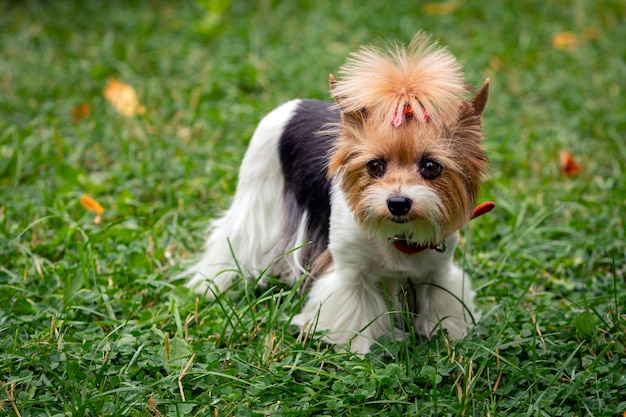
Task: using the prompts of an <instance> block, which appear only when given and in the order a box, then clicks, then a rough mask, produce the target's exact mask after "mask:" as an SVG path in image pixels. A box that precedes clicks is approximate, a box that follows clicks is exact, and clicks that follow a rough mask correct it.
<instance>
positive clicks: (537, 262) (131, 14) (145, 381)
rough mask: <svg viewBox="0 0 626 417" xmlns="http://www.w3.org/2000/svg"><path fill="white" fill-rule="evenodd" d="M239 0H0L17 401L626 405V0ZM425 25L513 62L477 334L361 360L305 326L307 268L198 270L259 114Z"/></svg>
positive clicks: (498, 89)
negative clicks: (294, 287)
mask: <svg viewBox="0 0 626 417" xmlns="http://www.w3.org/2000/svg"><path fill="white" fill-rule="evenodd" d="M201 3H206V5H205V6H202V4H201ZM229 3H230V2H229V1H228V0H204V1H198V2H197V3H193V2H168V1H160V0H154V1H146V2H137V1H132V2H130V1H126V2H124V1H109V2H96V1H91V2H90V1H62V0H57V1H47V2H45V1H34V0H33V1H4V2H2V3H0V28H1V30H0V305H1V307H0V415H2V416H5V415H7V416H18V415H19V416H22V417H26V416H39V415H42V416H146V415H148V416H170V415H171V416H183V415H184V416H204V415H208V416H231V415H233V416H234V415H236V416H248V415H331V416H348V415H350V416H366V415H380V416H387V415H389V416H409V415H414V416H507V417H509V416H623V415H624V413H626V354H625V352H624V350H625V345H626V282H625V279H626V278H625V274H626V243H625V239H626V237H625V224H624V220H625V217H626V197H625V196H626V81H625V79H626V63H625V60H626V3H624V1H623V0H616V1H611V0H608V1H596V0H572V1H569V2H566V1H521V2H520V1H501V2H487V1H481V0H458V1H450V2H447V3H443V6H433V4H429V3H423V2H417V1H408V0H407V1H397V2H380V1H374V0H371V1H370V0H364V1H358V2H357V1H339V0H338V1H333V2H324V1H306V0H301V1H282V2H281V1H266V0H263V1H259V2H253V1H250V2H247V1H244V0H234V1H232V4H229ZM220 7H222V8H225V9H224V11H220ZM419 29H424V30H426V31H428V32H430V33H432V34H433V35H434V36H435V37H436V38H438V39H439V40H440V41H441V42H442V43H443V44H446V45H449V48H450V50H451V51H452V52H453V53H454V54H455V55H456V56H457V57H458V59H459V60H460V62H461V63H462V64H463V65H464V67H465V72H466V77H467V79H468V81H469V82H471V83H472V84H475V85H480V84H481V83H482V81H483V80H484V79H485V78H487V77H489V78H491V82H492V90H491V97H490V102H489V105H488V107H487V110H486V113H485V115H484V127H485V130H486V132H487V140H486V146H487V148H488V153H489V156H490V158H491V161H492V174H491V178H490V179H489V180H488V181H487V182H486V183H485V186H484V187H483V196H482V200H487V199H492V200H494V201H495V202H496V203H497V204H498V206H497V208H496V210H495V211H494V212H492V213H490V214H489V215H488V216H484V217H481V218H480V219H478V220H475V221H474V222H473V223H472V224H471V225H470V226H469V227H467V228H466V229H465V230H463V242H462V245H461V247H460V248H459V250H458V252H457V258H458V261H459V263H461V264H462V265H463V266H464V267H465V268H466V269H467V270H468V271H470V272H471V273H472V275H473V277H474V280H475V285H476V287H477V289H478V299H477V302H478V304H479V306H480V308H481V309H482V311H483V318H482V320H481V322H480V324H479V325H478V326H477V327H476V329H475V331H474V332H473V333H472V334H471V335H470V336H468V337H467V338H466V339H464V340H462V341H458V342H454V343H447V341H446V339H445V337H444V335H440V336H438V337H434V338H433V339H432V340H430V341H427V340H424V339H419V338H412V339H410V340H407V341H406V342H391V341H389V340H382V341H381V347H380V348H379V349H378V350H377V351H376V352H374V353H373V354H371V355H368V356H367V357H365V358H364V359H360V358H358V357H354V356H351V355H350V354H347V353H335V352H334V351H333V350H332V349H331V348H329V347H328V346H326V345H324V344H323V343H320V342H318V341H317V340H316V339H315V338H314V337H308V338H304V337H299V336H298V334H297V333H296V332H295V331H294V329H293V328H291V327H289V326H288V324H287V322H288V320H289V318H290V317H291V316H292V315H293V314H295V312H296V311H297V309H298V306H299V305H300V303H301V301H302V300H301V299H300V297H299V295H298V293H297V291H291V290H290V289H289V288H284V287H281V286H280V285H276V286H272V287H271V288H269V289H267V290H258V289H257V290H251V289H249V288H247V287H246V286H245V285H244V283H241V285H240V287H239V288H238V289H236V290H235V291H233V292H232V293H229V294H227V295H226V296H224V297H221V298H219V299H218V300H216V301H214V302H204V301H201V300H198V299H197V298H196V296H195V295H194V294H192V293H190V292H189V291H188V290H187V289H185V288H184V286H183V282H182V281H181V280H180V279H178V278H177V274H178V273H180V272H181V271H182V270H183V269H184V268H185V266H186V265H189V263H190V262H191V261H192V260H193V256H194V255H195V254H197V253H198V252H199V251H200V248H201V245H202V242H203V238H204V229H205V227H206V225H207V223H208V220H209V219H210V218H211V217H212V216H213V215H215V213H217V212H218V210H220V209H223V208H226V207H227V205H228V201H229V198H230V196H231V195H232V193H233V190H234V187H235V185H236V177H237V170H238V166H239V161H240V160H241V158H242V156H243V153H244V151H245V148H246V144H247V142H248V140H249V138H250V135H251V133H252V131H253V129H254V127H255V124H256V123H257V122H258V120H259V119H260V118H261V117H262V116H263V115H264V114H265V113H267V112H268V111H269V110H271V109H272V108H273V107H275V106H276V105H278V104H280V103H282V102H284V101H286V100H289V99H291V98H295V97H310V98H323V99H326V98H328V86H327V78H328V74H329V73H330V72H336V71H337V68H338V67H339V66H340V65H341V64H342V63H343V61H344V59H345V57H346V56H347V54H348V53H350V52H351V51H353V50H355V49H356V48H357V47H358V46H359V45H361V44H364V43H370V42H374V43H376V42H379V41H380V40H381V39H382V40H386V41H408V40H409V39H410V38H411V37H412V35H413V34H414V33H415V32H416V31H417V30H419ZM563 33H565V35H562V34H563ZM560 34H561V35H560ZM555 36H556V42H557V45H556V46H555V45H554V44H553V41H554V39H555ZM563 40H564V41H565V43H567V44H568V45H569V46H568V45H565V47H561V46H560V44H559V41H563ZM568 42H569V43H568ZM109 79H119V80H122V81H124V82H126V83H128V84H130V85H132V86H133V87H134V88H135V90H136V92H137V95H138V98H139V101H140V102H141V104H142V105H143V106H145V113H143V114H139V115H137V116H135V117H125V116H123V115H120V114H119V113H118V112H116V111H115V109H114V108H113V107H112V106H111V105H110V104H109V103H107V101H106V100H105V98H104V96H103V89H104V87H105V85H106V84H107V81H108V80H109ZM80 108H83V109H84V111H83V112H82V113H81V112H80V111H79V110H78V109H80ZM561 149H567V150H569V151H570V152H571V153H572V154H573V155H574V158H575V160H576V161H577V162H578V163H579V164H580V166H581V172H580V175H578V176H577V177H571V176H566V175H562V174H561V172H560V169H559V156H558V155H559V150H561ZM85 194H87V195H90V196H92V197H93V198H95V199H96V200H97V201H98V202H99V203H100V204H101V205H102V206H103V207H104V209H105V211H104V214H103V216H102V221H101V222H100V223H99V224H96V223H95V222H94V218H95V214H94V213H92V212H90V211H88V210H86V209H85V208H84V207H83V205H81V202H80V201H81V197H82V196H83V195H85Z"/></svg>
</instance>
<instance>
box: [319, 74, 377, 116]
mask: <svg viewBox="0 0 626 417" xmlns="http://www.w3.org/2000/svg"><path fill="white" fill-rule="evenodd" d="M328 84H329V86H330V94H331V95H332V96H333V99H334V100H335V104H337V108H338V109H339V111H340V112H341V120H342V122H343V123H350V124H353V125H363V123H364V122H365V119H366V117H367V110H366V109H364V108H363V109H360V110H357V111H344V107H343V106H342V103H341V102H342V100H343V98H344V97H342V96H339V95H337V94H335V92H334V90H335V86H336V85H337V79H336V78H335V76H334V75H333V74H330V75H329V76H328Z"/></svg>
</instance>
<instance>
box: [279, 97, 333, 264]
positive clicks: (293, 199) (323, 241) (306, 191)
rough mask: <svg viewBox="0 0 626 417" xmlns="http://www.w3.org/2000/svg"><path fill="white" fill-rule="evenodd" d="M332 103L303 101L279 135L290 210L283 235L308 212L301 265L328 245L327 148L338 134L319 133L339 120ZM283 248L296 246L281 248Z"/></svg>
mask: <svg viewBox="0 0 626 417" xmlns="http://www.w3.org/2000/svg"><path fill="white" fill-rule="evenodd" d="M331 106H332V104H330V103H327V102H324V101H317V100H304V101H302V102H301V103H300V104H299V105H298V107H297V109H296V112H295V114H294V116H293V117H292V119H291V120H290V121H289V123H287V125H286V126H285V130H284V131H283V134H282V136H281V138H280V144H279V153H280V163H281V167H282V171H283V175H284V177H285V189H284V199H285V204H286V208H287V212H288V213H289V215H288V219H286V223H285V230H284V231H283V236H286V237H288V236H293V235H294V234H295V233H297V230H298V225H299V224H300V221H301V219H302V215H303V214H304V212H305V211H306V212H307V213H308V221H307V228H306V236H305V242H310V243H309V245H308V246H306V247H304V248H303V249H301V250H300V254H301V255H300V260H301V262H302V265H303V266H305V267H309V266H310V265H311V263H312V262H313V261H314V260H315V259H316V258H317V257H318V256H319V255H321V254H322V252H323V251H324V250H325V249H326V247H327V246H328V229H329V224H330V181H329V179H328V178H327V175H326V174H327V171H328V169H327V167H326V164H327V161H328V152H329V150H330V147H331V145H332V143H333V142H334V140H335V136H330V135H326V134H321V133H319V131H320V129H321V128H322V127H324V126H325V125H326V124H328V123H336V122H339V120H340V114H339V111H338V110H336V109H333V108H332V107H331ZM282 249H283V250H284V251H287V250H291V249H293V248H287V247H285V248H282Z"/></svg>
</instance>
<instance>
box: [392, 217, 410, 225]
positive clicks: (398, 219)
mask: <svg viewBox="0 0 626 417" xmlns="http://www.w3.org/2000/svg"><path fill="white" fill-rule="evenodd" d="M391 221H392V222H394V223H397V224H405V223H409V222H410V221H411V218H410V217H409V216H393V217H392V218H391Z"/></svg>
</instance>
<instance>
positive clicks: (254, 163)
mask: <svg viewBox="0 0 626 417" xmlns="http://www.w3.org/2000/svg"><path fill="white" fill-rule="evenodd" d="M488 85H489V84H488V81H486V82H485V84H484V85H483V87H482V88H481V89H480V90H479V91H478V92H477V93H476V94H475V95H474V97H472V98H469V99H468V98H466V95H467V92H468V87H467V86H466V84H465V81H464V78H463V74H462V72H461V67H460V65H459V64H458V63H457V61H456V59H455V58H454V57H453V56H452V55H451V54H450V53H449V52H448V51H447V50H446V49H444V48H441V47H439V46H438V45H437V44H436V43H433V42H432V41H431V40H430V38H429V37H428V36H426V35H424V34H423V33H419V34H418V35H416V37H415V38H414V39H413V41H412V42H411V44H410V45H409V46H408V48H406V49H404V48H402V47H399V46H395V47H391V48H388V49H383V50H380V49H375V48H371V47H365V48H362V49H361V50H360V51H358V52H356V53H355V54H353V55H351V57H350V58H349V59H348V61H347V63H346V64H345V65H344V66H343V67H342V68H341V70H340V72H339V80H335V79H334V77H332V76H331V94H332V96H333V98H334V100H335V104H334V105H332V104H330V103H326V102H321V101H314V100H293V101H290V102H288V103H285V104H283V105H282V106H280V107H278V108H277V109H275V110H274V111H272V112H271V113H270V114H269V115H267V116H266V117H265V118H264V119H263V120H262V121H261V122H260V124H259V126H258V127H257V129H256V131H255V133H254V135H253V137H252V140H251V142H250V146H249V148H248V151H247V153H246V155H245V157H244V160H243V162H242V165H241V170H240V173H239V183H238V185H237V191H236V193H235V197H234V200H233V202H232V205H231V207H230V209H229V210H227V211H226V212H225V213H224V214H223V215H222V216H221V217H219V218H217V219H215V220H214V221H213V222H212V224H211V227H210V230H209V238H208V240H207V242H206V252H205V253H204V256H203V257H202V258H201V259H200V261H199V262H198V263H197V264H196V265H195V266H193V267H192V269H191V270H190V271H189V273H190V275H192V277H191V279H190V281H189V282H188V285H189V286H190V287H193V288H195V289H196V290H197V291H198V292H199V293H203V294H207V296H209V297H211V296H212V294H213V293H214V292H215V291H224V290H225V289H227V288H228V287H229V286H230V285H231V283H232V282H233V279H235V278H236V277H238V276H239V275H240V273H243V274H244V275H245V276H246V277H252V278H255V277H258V275H259V274H261V273H262V272H263V271H265V273H266V274H272V275H275V276H280V277H282V278H283V279H284V280H286V281H287V282H290V283H294V282H295V281H296V279H297V278H298V277H300V276H302V274H311V275H312V277H313V281H312V284H311V286H310V290H309V292H308V295H307V300H306V302H305V304H304V307H303V310H302V311H301V312H300V313H299V314H298V315H297V316H296V317H295V319H294V323H295V324H298V325H300V326H307V325H310V326H313V327H314V328H315V329H317V330H322V331H324V332H325V336H324V338H325V340H327V341H329V342H331V343H335V344H337V345H339V346H341V347H343V348H347V349H350V350H351V351H354V352H358V353H364V352H367V351H369V348H370V345H371V344H373V343H375V342H376V339H377V338H378V337H380V336H382V335H392V334H396V335H402V334H403V331H402V329H399V328H398V329H396V328H395V326H396V325H399V324H401V323H399V321H398V320H394V317H393V316H394V314H393V313H394V312H399V311H403V310H408V311H409V312H410V313H412V319H411V321H412V325H413V326H414V327H415V329H416V330H417V332H418V333H420V334H423V335H426V336H430V335H432V333H433V332H434V331H435V330H436V329H437V327H438V325H441V326H442V327H443V328H445V329H446V330H447V332H448V335H449V336H450V337H452V338H459V337H462V336H463V335H464V334H465V333H466V331H467V328H468V327H469V326H471V325H472V323H473V321H474V319H475V318H476V311H475V307H474V292H473V290H472V288H471V283H470V279H469V277H467V276H466V275H465V274H464V272H463V271H462V270H461V269H460V268H458V267H457V266H456V265H454V263H453V260H452V257H453V253H454V247H455V246H456V244H457V242H458V229H459V228H460V227H461V226H462V225H464V224H465V223H467V221H469V219H470V216H471V214H472V209H473V207H474V204H475V202H476V197H477V194H478V191H479V186H480V182H481V179H482V177H483V176H484V174H485V172H486V169H487V165H488V162H487V158H486V155H485V152H484V150H483V148H482V146H481V141H482V129H481V115H482V112H483V110H484V107H485V105H486V101H487V96H488ZM444 244H445V245H447V250H444V249H443V248H444V246H443V245H444ZM299 247H302V248H300V249H298V250H296V251H293V252H291V253H289V254H288V255H286V256H283V254H285V253H288V252H290V251H292V250H293V249H294V248H299ZM268 267H269V269H268Z"/></svg>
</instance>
